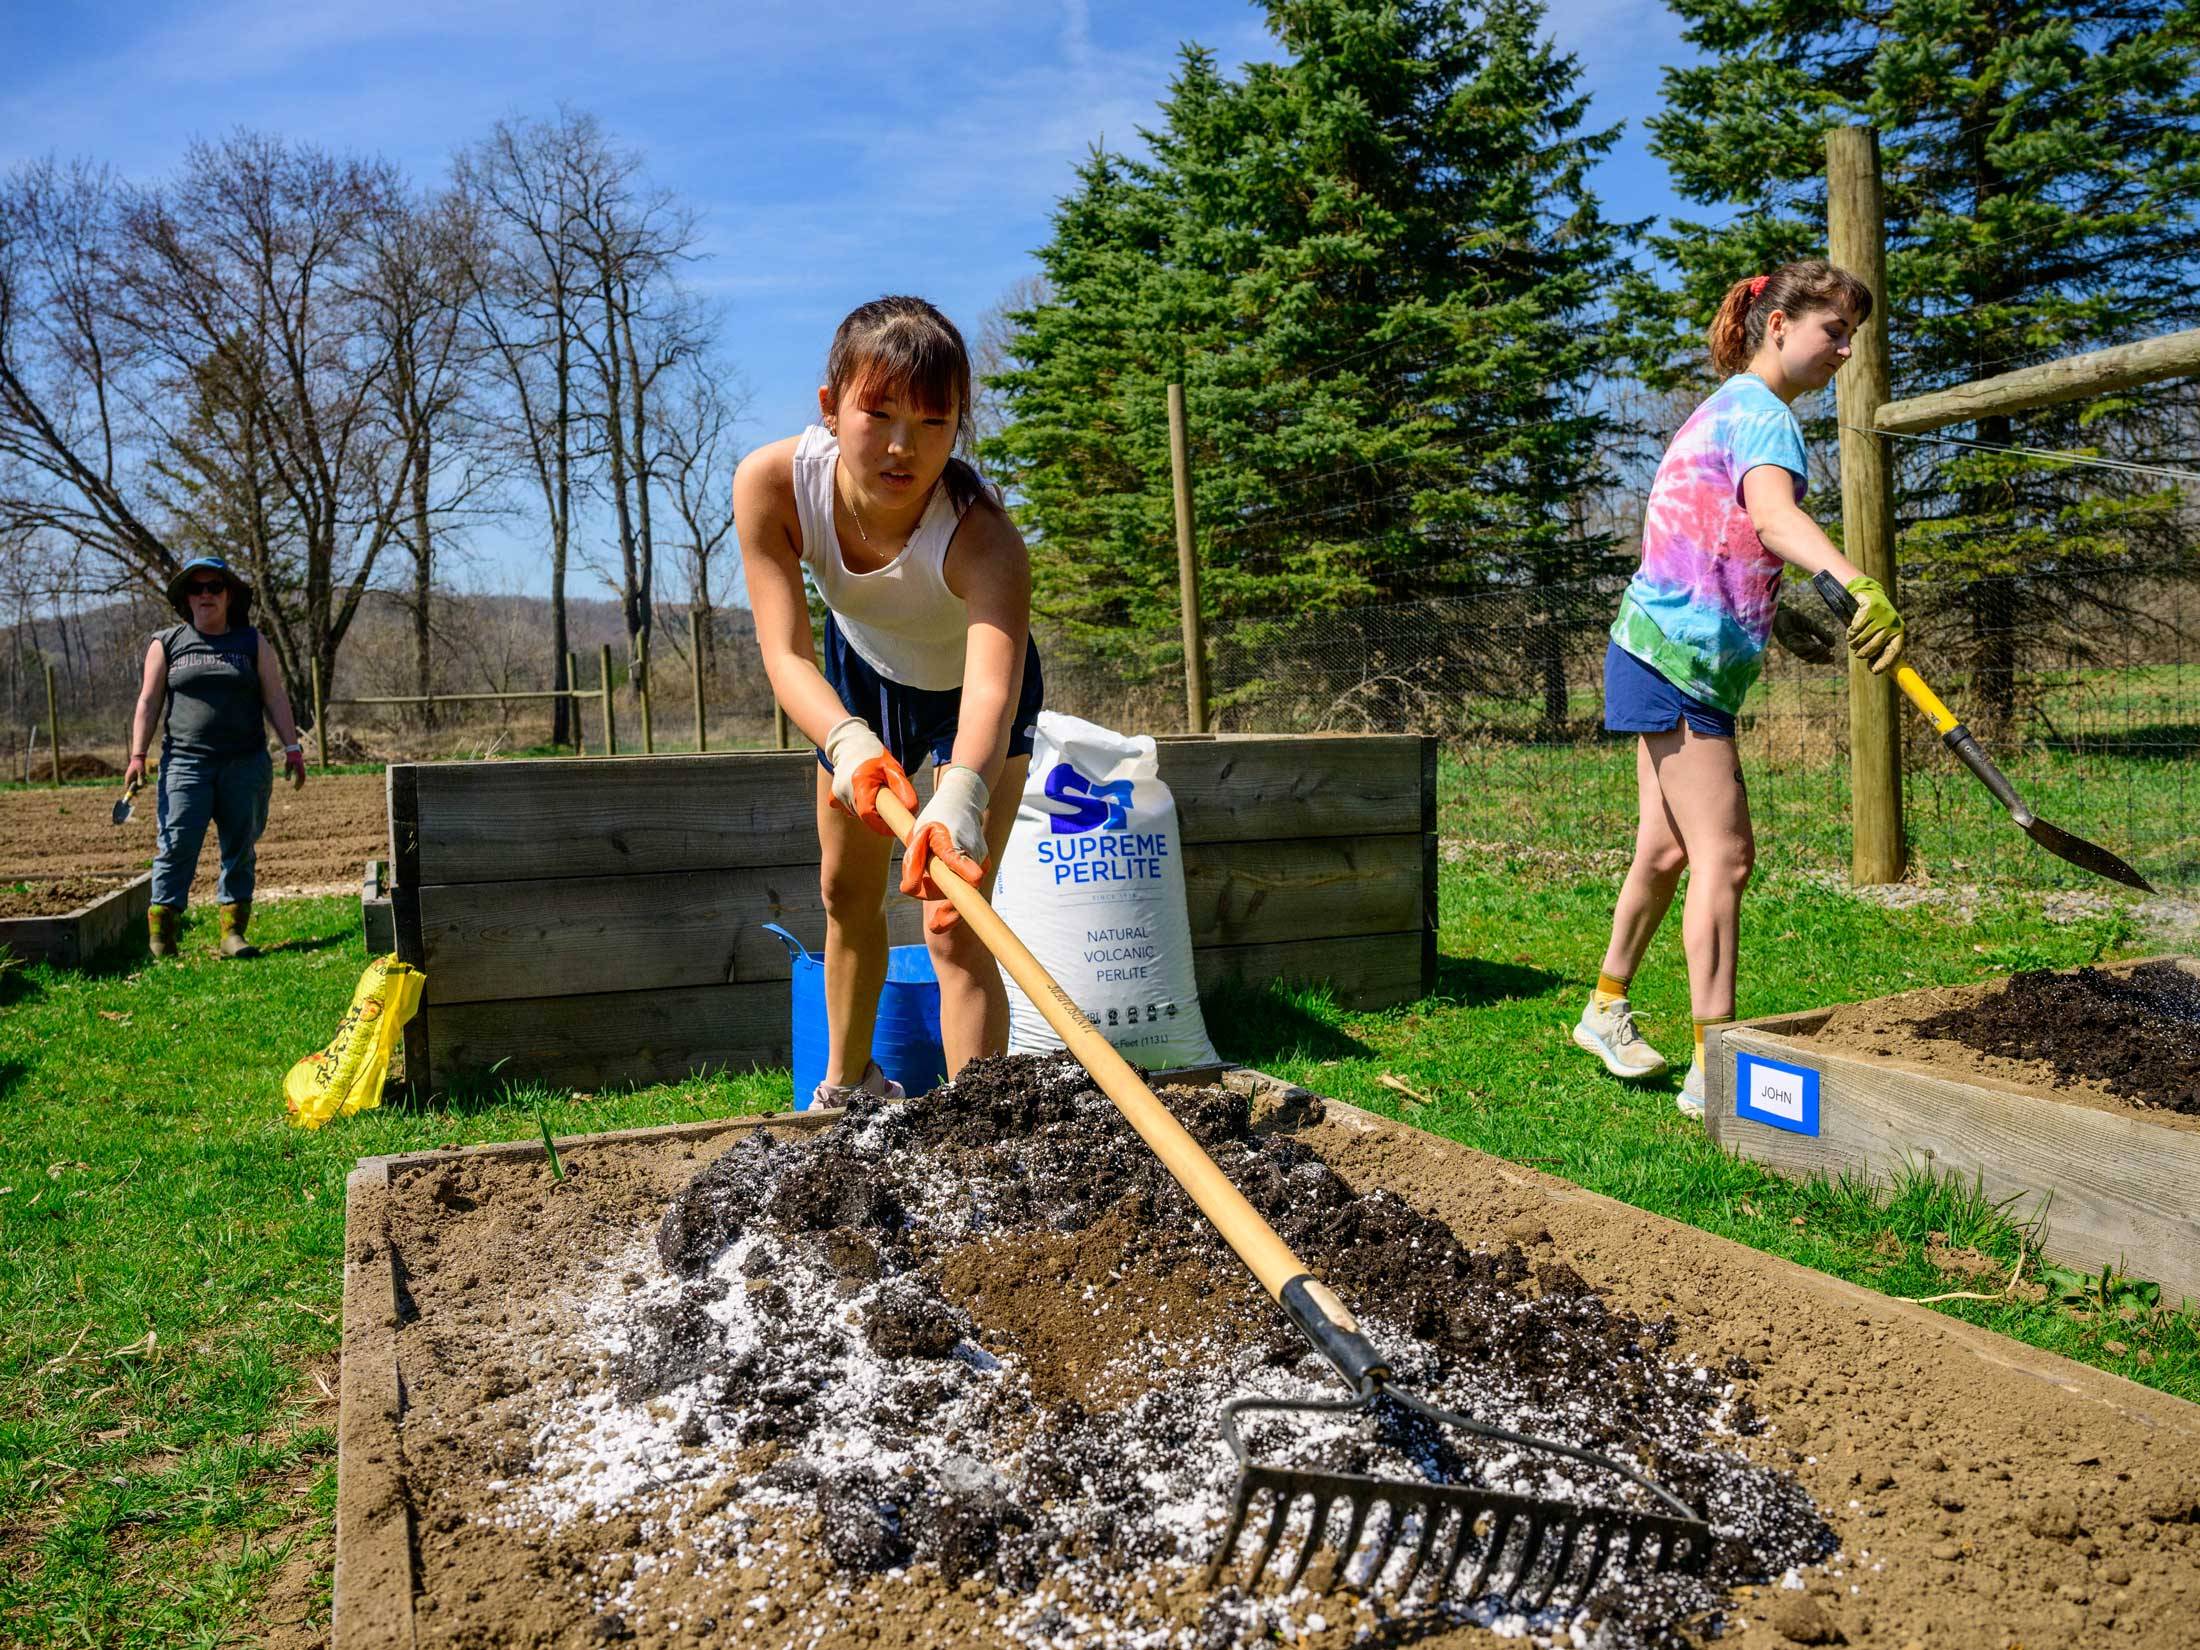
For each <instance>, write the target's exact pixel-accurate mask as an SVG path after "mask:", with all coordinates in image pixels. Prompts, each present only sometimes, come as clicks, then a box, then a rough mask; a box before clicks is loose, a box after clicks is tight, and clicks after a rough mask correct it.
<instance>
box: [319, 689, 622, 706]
mask: <svg viewBox="0 0 2200 1650" xmlns="http://www.w3.org/2000/svg"><path fill="white" fill-rule="evenodd" d="M599 691H601V690H600V689H597V688H532V689H530V690H528V691H527V692H525V693H401V694H396V695H387V696H382V697H377V698H372V699H348V698H346V699H329V700H325V701H323V702H324V703H326V704H331V705H447V704H450V703H452V702H454V701H455V700H459V699H593V698H595V697H596V695H597V693H598V692H599Z"/></svg>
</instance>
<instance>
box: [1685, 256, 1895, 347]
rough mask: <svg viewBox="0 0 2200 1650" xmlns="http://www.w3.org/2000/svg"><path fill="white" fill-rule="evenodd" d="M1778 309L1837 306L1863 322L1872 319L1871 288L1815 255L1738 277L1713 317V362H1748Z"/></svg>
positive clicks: (1797, 310) (1794, 312)
mask: <svg viewBox="0 0 2200 1650" xmlns="http://www.w3.org/2000/svg"><path fill="white" fill-rule="evenodd" d="M1776 309H1777V310H1784V311H1785V312H1786V313H1787V314H1788V315H1790V316H1796V315H1800V314H1802V313H1803V312H1804V311H1805V310H1808V309H1831V310H1838V311H1840V312H1841V313H1842V314H1844V315H1847V316H1849V317H1851V318H1852V319H1853V320H1854V321H1855V322H1856V324H1857V325H1858V326H1862V325H1863V324H1864V323H1865V322H1866V321H1868V320H1870V319H1871V313H1872V289H1871V288H1870V287H1868V286H1866V285H1865V284H1864V283H1863V282H1862V281H1860V280H1858V279H1857V278H1856V277H1855V276H1854V275H1851V274H1850V273H1849V272H1848V271H1847V270H1845V269H1843V268H1842V267H1841V266H1840V265H1839V264H1829V263H1826V262H1825V261H1823V260H1822V259H1818V258H1810V259H1806V260H1804V261H1803V262H1801V263H1792V264H1782V265H1781V266H1780V267H1779V268H1778V269H1775V270H1774V271H1773V272H1772V273H1771V274H1770V275H1752V276H1749V277H1748V278H1746V279H1744V280H1739V281H1736V282H1735V283H1734V284H1733V285H1732V286H1730V287H1728V288H1727V289H1726V296H1725V297H1724V298H1722V299H1720V300H1719V313H1718V314H1716V315H1714V316H1713V317H1712V318H1711V332H1710V335H1709V343H1710V345H1711V364H1712V365H1713V366H1715V367H1717V368H1718V369H1719V371H1721V372H1723V373H1736V372H1740V371H1741V370H1742V369H1743V368H1745V367H1747V366H1748V365H1749V363H1750V360H1751V358H1752V357H1753V356H1755V355H1756V353H1757V347H1758V345H1760V344H1762V343H1763V342H1764V341H1765V322H1766V320H1767V319H1768V318H1770V316H1771V314H1772V312H1773V311H1774V310H1776Z"/></svg>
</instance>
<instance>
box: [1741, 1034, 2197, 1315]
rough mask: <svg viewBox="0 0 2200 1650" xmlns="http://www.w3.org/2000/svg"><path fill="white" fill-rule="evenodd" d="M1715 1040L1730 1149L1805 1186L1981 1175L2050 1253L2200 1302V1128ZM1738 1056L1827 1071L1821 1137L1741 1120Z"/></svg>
mask: <svg viewBox="0 0 2200 1650" xmlns="http://www.w3.org/2000/svg"><path fill="white" fill-rule="evenodd" d="M1796 1018H1805V1017H1802V1016H1798V1017H1796ZM1706 1041H1707V1057H1708V1058H1709V1060H1710V1069H1709V1071H1708V1073H1707V1078H1708V1083H1707V1094H1706V1097H1705V1107H1704V1120H1705V1124H1706V1126H1707V1127H1708V1128H1709V1130H1710V1132H1711V1138H1712V1139H1713V1140H1714V1141H1716V1142H1717V1143H1718V1144H1719V1145H1720V1146H1722V1147H1724V1148H1725V1149H1726V1150H1728V1151H1730V1152H1734V1153H1735V1154H1737V1155H1739V1156H1743V1157H1748V1158H1752V1159H1754V1160H1755V1161H1757V1162H1760V1163H1763V1164H1764V1165H1765V1166H1766V1167H1768V1168H1771V1169H1774V1170H1777V1171H1778V1172H1779V1173H1781V1174H1785V1175H1791V1176H1795V1177H1797V1178H1803V1177H1807V1176H1810V1175H1827V1176H1838V1175H1841V1174H1853V1175H1857V1176H1859V1177H1861V1178H1866V1179H1869V1180H1871V1181H1872V1182H1874V1183H1875V1184H1879V1185H1888V1184H1891V1183H1892V1182H1893V1181H1894V1180H1895V1179H1896V1178H1897V1177H1898V1176H1899V1175H1900V1174H1901V1173H1902V1171H1903V1168H1904V1166H1905V1165H1921V1166H1924V1167H1929V1168H1930V1169H1932V1170H1933V1172H1934V1173H1936V1174H1942V1175H1948V1174H1953V1175H1956V1176H1959V1177H1961V1178H1962V1179H1964V1180H1972V1179H1976V1180H1977V1181H1978V1182H1979V1183H1980V1184H1981V1186H1982V1187H1983V1189H1984V1191H1985V1194H1986V1195H1987V1197H1989V1198H1991V1199H1992V1200H1993V1201H1995V1202H1997V1203H2001V1202H2007V1203H2008V1204H2009V1205H2010V1212H2011V1215H2012V1218H2014V1219H2016V1220H2019V1221H2029V1220H2033V1219H2044V1221H2045V1224H2046V1228H2047V1237H2046V1250H2047V1253H2048V1254H2049V1255H2051V1256H2053V1257H2054V1258H2056V1259H2058V1260H2061V1261H2064V1262H2067V1263H2071V1264H2075V1265H2077V1266H2080V1267H2083V1268H2085V1269H2087V1270H2098V1269H2099V1268H2100V1267H2101V1266H2103V1265H2106V1264H2114V1265H2116V1266H2118V1267H2119V1268H2128V1269H2129V1270H2130V1271H2131V1272H2132V1273H2133V1274H2134V1275H2135V1276H2138V1277H2143V1278H2151V1279H2153V1280H2155V1281H2156V1282H2159V1283H2160V1284H2161V1285H2162V1290H2163V1293H2164V1294H2165V1295H2166V1296H2170V1297H2172V1298H2174V1297H2177V1296H2185V1297H2188V1298H2190V1299H2192V1300H2195V1301H2200V1134H2196V1133H2194V1132H2192V1131H2189V1130H2182V1129H2168V1128H2163V1127H2161V1126H2159V1125H2156V1124H2151V1123H2148V1122H2146V1121H2145V1120H2144V1119H2141V1118H2138V1117H2125V1116H2120V1115H2118V1114H2116V1113H2113V1112H2105V1111H2101V1110H2098V1109H2096V1108H2094V1107H2090V1106H2078V1105H2070V1104H2067V1103H2064V1102H2061V1101H2056V1100H2048V1099H2042V1098H2039V1097H2037V1096H2033V1095H2021V1094H2014V1093H2010V1092H2008V1091H2006V1090H2002V1089H1996V1088H1992V1087H1989V1086H1986V1085H1984V1084H1978V1083H1966V1082H1960V1081H1956V1080H1954V1079H1951V1078H1947V1077H1940V1076H1934V1075H1930V1074H1928V1073H1925V1072H1922V1071H1917V1070H1912V1069H1909V1068H1906V1067H1903V1066H1899V1065H1896V1064H1894V1063H1892V1062H1890V1061H1881V1060H1872V1059H1869V1058H1864V1057H1858V1056H1850V1055H1846V1054H1841V1053H1836V1052H1833V1051H1830V1050H1822V1049H1816V1048H1810V1047H1807V1046H1805V1045H1802V1044H1798V1043H1794V1042H1791V1041H1789V1040H1788V1039H1787V1038H1785V1037H1781V1036H1779V1035H1776V1034H1774V1033H1771V1032H1768V1031H1766V1030H1764V1029H1763V1028H1762V1027H1760V1026H1753V1025H1737V1026H1725V1027H1715V1028H1713V1032H1712V1034H1711V1035H1710V1036H1709V1037H1707V1039H1706ZM1737 1053H1752V1054H1759V1055H1764V1056H1767V1057H1769V1058H1772V1059H1776V1060H1780V1061H1783V1062H1785V1063H1787V1064H1790V1065H1796V1066H1801V1067H1804V1068H1806V1069H1808V1070H1812V1071H1816V1072H1818V1073H1820V1078H1819V1085H1820V1092H1819V1132H1818V1134H1817V1135H1816V1136H1815V1137H1813V1136H1810V1135H1802V1134H1793V1133H1790V1132H1788V1131H1787V1130H1784V1129H1775V1128H1770V1127H1768V1126H1766V1125H1764V1124H1762V1123H1758V1122H1755V1121H1753V1120H1751V1119H1748V1118H1742V1117H1737V1116H1736V1115H1735V1105H1734V1073H1735V1055H1736V1054H1737Z"/></svg>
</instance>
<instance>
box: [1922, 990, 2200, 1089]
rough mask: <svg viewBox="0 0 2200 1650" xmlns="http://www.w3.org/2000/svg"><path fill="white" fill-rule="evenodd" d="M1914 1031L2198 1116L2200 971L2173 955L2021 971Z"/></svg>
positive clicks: (1924, 1021) (1925, 1021)
mask: <svg viewBox="0 0 2200 1650" xmlns="http://www.w3.org/2000/svg"><path fill="white" fill-rule="evenodd" d="M1916 1031H1917V1034H1918V1035H1919V1036H1922V1037H1938V1038H1947V1039H1951V1040H1953V1041H1955V1042H1959V1043H1962V1044H1964V1045H1965V1046H1966V1047H1969V1048H1974V1049H1977V1050H1978V1051H1979V1052H1980V1053H1982V1054H1993V1055H1998V1056H2000V1057H2002V1058H2004V1059H2012V1060H2037V1061H2040V1062H2042V1063H2044V1064H2046V1065H2048V1066H2052V1067H2053V1068H2054V1071H2055V1074H2056V1076H2057V1077H2058V1078H2060V1079H2062V1080H2063V1081H2065V1082H2094V1083H2099V1084H2101V1085H2102V1086H2103V1087H2105V1088H2106V1089H2108V1091H2109V1092H2110V1093H2112V1094H2114V1095H2116V1096H2117V1097H2118V1098H2120V1099H2123V1100H2128V1101H2130V1102H2131V1103H2133V1104H2134V1105H2141V1106H2158V1107H2161V1108H2164V1109H2166V1110H2169V1111H2174V1112H2178V1113H2181V1114H2183V1115H2185V1116H2200V978H2196V977H2195V976H2194V975H2192V974H2190V973H2188V972H2187V971H2186V970H2184V969H2182V968H2180V967H2178V966H2177V964H2175V963H2172V962H2155V963H2147V964H2145V965H2144V966H2142V967H2139V968H2134V969H2130V970H2127V971H2124V972H2122V973H2113V974H2112V973H2109V972H2107V971H2105V970H2102V969H2098V968H2081V969H2079V970H2078V971H2077V972H2076V973H2073V974H2057V973H2051V972H2049V971H2047V970H2045V969H2039V970H2034V971H2031V972H2028V973H2023V974H2017V975H2013V976H2012V977H2011V978H2010V980H2009V983H2008V984H2007V985H2005V986H2004V987H2002V989H2001V990H1999V991H1997V992H1994V993H1993V994H1992V995H1991V996H1987V997H1984V998H1981V999H1979V1000H1978V1001H1976V1002H1972V1003H1968V1004H1965V1005H1963V1006H1961V1007H1958V1008H1952V1009H1949V1010H1947V1011H1945V1012H1943V1013H1940V1014H1936V1015H1933V1016H1931V1017H1930V1018H1928V1019H1923V1020H1920V1021H1918V1022H1917V1026H1916Z"/></svg>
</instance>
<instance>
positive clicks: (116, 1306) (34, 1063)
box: [0, 898, 786, 1646]
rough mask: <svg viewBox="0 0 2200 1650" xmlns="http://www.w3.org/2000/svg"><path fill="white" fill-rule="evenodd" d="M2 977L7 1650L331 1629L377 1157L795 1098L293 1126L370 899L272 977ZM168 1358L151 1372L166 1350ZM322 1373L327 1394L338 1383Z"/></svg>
mask: <svg viewBox="0 0 2200 1650" xmlns="http://www.w3.org/2000/svg"><path fill="white" fill-rule="evenodd" d="M212 926H213V925H212V922H211V920H210V919H207V918H195V920H194V922H193V925H192V927H191V928H190V929H189V930H188V931H187V933H186V936H185V945H186V950H187V956H186V957H185V959H183V960H182V961H181V962H180V963H178V964H163V965H161V966H159V967H153V966H150V965H149V964H148V963H147V962H146V960H145V959H144V957H143V955H142V952H140V953H139V954H138V955H137V956H136V957H135V958H134V959H133V960H132V961H131V962H130V963H129V964H128V965H127V966H121V967H115V968H110V969H109V970H107V971H105V972H100V973H94V974H91V975H76V974H67V973H56V972H54V971H52V970H49V969H46V968H43V967H41V968H36V969H32V970H28V971H25V972H18V973H15V974H13V975H10V976H5V977H0V1005H4V1006H0V1187H5V1188H7V1190H6V1192H5V1193H4V1194H0V1322H4V1324H5V1329H4V1330H0V1639H4V1640H6V1641H7V1642H10V1643H22V1644H34V1645H42V1644H55V1645H60V1644H69V1645H77V1644H129V1645H146V1646H153V1645H162V1646H166V1645H191V1644H206V1645H213V1644H232V1643H246V1642H252V1641H255V1640H257V1639H259V1638H260V1637H261V1636H262V1634H263V1631H268V1632H271V1631H275V1630H276V1629H279V1628H281V1627H283V1626H284V1625H285V1623H284V1622H281V1621H277V1620H273V1619H270V1618H268V1617H265V1616H263V1615H262V1613H261V1612H262V1609H263V1605H262V1600H263V1599H264V1598H265V1597H266V1596H267V1595H268V1594H269V1592H270V1590H271V1589H272V1590H274V1591H276V1592H277V1593H279V1594H280V1595H281V1596H282V1598H284V1599H285V1600H286V1601H291V1600H293V1599H295V1601H296V1602H294V1603H291V1604H290V1605H289V1614H290V1615H291V1616H292V1617H294V1618H303V1619H306V1620H308V1621H309V1622H311V1621H318V1622H320V1623H322V1624H325V1622H326V1619H327V1594H328V1585H329V1565H330V1562H331V1560H332V1557H333V1547H332V1540H333V1536H332V1529H331V1518H332V1515H333V1510H334V1506H335V1437H334V1433H333V1430H332V1428H333V1422H334V1417H335V1408H334V1406H333V1404H332V1403H331V1402H330V1401H329V1399H328V1397H327V1396H326V1394H324V1392H323V1391H322V1388H321V1386H320V1384H319V1381H326V1382H327V1384H328V1386H329V1387H331V1388H333V1387H334V1386H335V1385H336V1380H337V1367H336V1353H337V1346H338V1314H339V1311H340V1307H341V1282H342V1280H341V1262H342V1253H343V1235H344V1177H345V1175H346V1174H347V1173H348V1172H349V1171H350V1169H351V1166H352V1164H353V1162H354V1161H356V1160H357V1159H358V1158H359V1157H361V1156H366V1155H371V1154H374V1153H380V1152H392V1151H403V1150H410V1149H415V1148H419V1147H427V1146H438V1145H446V1144H453V1143H470V1142H474V1141H483V1140H519V1139H527V1138H531V1137H534V1136H535V1135H536V1134H537V1133H538V1130H539V1128H540V1127H541V1124H539V1123H538V1121H537V1114H538V1112H539V1113H540V1115H541V1117H542V1118H543V1120H545V1121H546V1122H547V1124H548V1126H549V1127H550V1128H552V1129H554V1130H555V1131H557V1132H558V1133H559V1134H579V1133H589V1132H594V1131H597V1130H600V1129H612V1128H623V1127H626V1126H629V1125H633V1124H642V1123H664V1122H677V1121H688V1120H696V1119H701V1118H707V1117H717V1116H724V1115H727V1114H729V1113H733V1112H740V1111H751V1110H758V1109H763V1108H767V1107H772V1106H778V1105H782V1104H784V1100H785V1089H786V1078H785V1076H784V1074H781V1075H778V1076H776V1077H773V1076H752V1077H745V1078H741V1079H738V1080H719V1081H697V1082H693V1083H689V1084H684V1085H681V1086H679V1087H677V1088H658V1089H653V1090H650V1091H648V1092H646V1093H643V1094H612V1095H599V1096H592V1097H588V1098H585V1099H583V1098H576V1097H575V1096H574V1095H573V1094H571V1093H570V1092H558V1093H551V1092H548V1091H544V1090H541V1089H518V1088H513V1089H507V1090H504V1091H501V1092H497V1093H494V1094H489V1095H481V1096H476V1097H473V1098H471V1099H470V1100H468V1101H466V1102H465V1103H463V1104H462V1105H458V1106H454V1107H439V1108H434V1109H413V1108H411V1107H406V1106H395V1105H393V1106H389V1107H385V1108H384V1109H382V1110H380V1111H373V1112H366V1113H362V1114H360V1115H358V1116H356V1117H352V1118H347V1119H340V1120H338V1121H337V1122H335V1123H333V1124H331V1125H330V1126H329V1127H328V1128H326V1129H323V1130H321V1131H320V1132H318V1133H309V1132H306V1131H304V1130H300V1129H297V1128H295V1127H293V1126H292V1125H291V1124H290V1122H289V1121H288V1119H287V1117H286V1115H285V1112H284V1109H283V1099H282V1081H283V1074H284V1073H285V1071H287V1070H288V1068H289V1066H290V1065H291V1063H292V1062H293V1061H294V1060H296V1059H298V1058H300V1057H301V1056H303V1055H305V1054H308V1053H310V1052H312V1051H313V1049H314V1048H316V1047H317V1046H318V1045H320V1044H321V1043H323V1042H325V1041H326V1040H327V1039H328V1038H329V1036H330V1035H331V1034H332V1033H333V1031H334V1029H335V1025H336V1021H337V1018H338V1016H339V1015H340V1014H341V1012H342V1010H343V1007H344V1005H345V1004H346V1003H347V1002H348V1001H349V1000H350V995H351V990H352V987H353V985H354V984H355V983H356V981H357V979H358V976H359V972H360V970H361V969H362V968H363V967H364V966H365V964H366V956H365V951H364V947H363V944H362V941H361V939H360V935H359V906H358V901H357V900H356V899H352V900H346V899H342V898H328V899H310V900H295V901H286V902H279V903H276V904H272V905H269V906H266V907H265V908H264V909H263V911H262V912H261V914H260V917H259V920H258V922H256V924H255V926H254V938H255V939H257V940H259V941H260V942H261V943H262V944H263V945H264V946H265V947H266V949H267V952H268V955H267V956H266V957H265V958H264V959H263V960H261V961H259V962H257V963H249V964H238V963H220V962H216V961H214V960H212V958H211V956H210V955H209V954H208V949H207V948H208V947H209V946H210V944H211V940H212ZM148 1333H150V1334H151V1335H152V1336H153V1340H152V1342H151V1344H150V1347H149V1348H148V1345H147V1340H146V1337H147V1335H148ZM316 1376H318V1377H319V1380H318V1381H317V1380H316Z"/></svg>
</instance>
